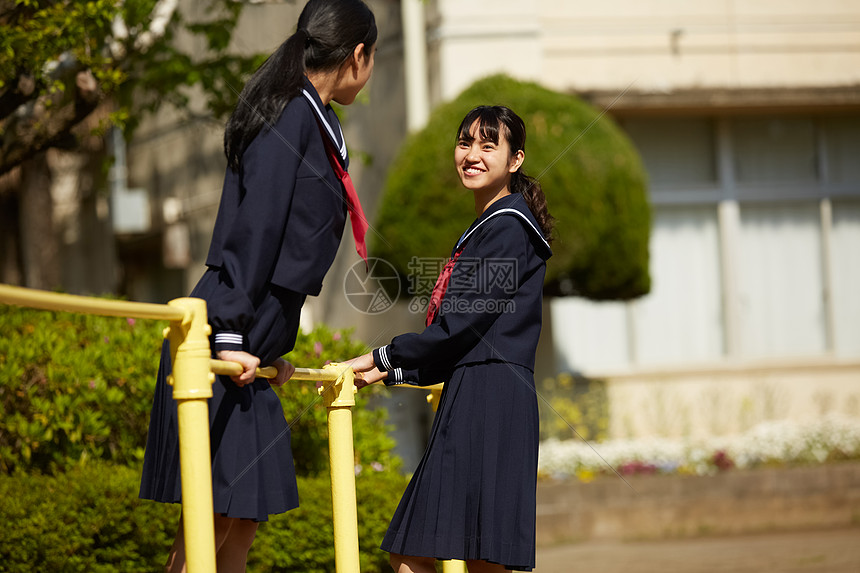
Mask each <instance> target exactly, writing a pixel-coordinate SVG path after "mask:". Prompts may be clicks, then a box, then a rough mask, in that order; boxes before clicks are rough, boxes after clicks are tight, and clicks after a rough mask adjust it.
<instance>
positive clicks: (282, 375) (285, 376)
mask: <svg viewBox="0 0 860 573" xmlns="http://www.w3.org/2000/svg"><path fill="white" fill-rule="evenodd" d="M272 366H274V367H275V368H276V369H277V371H278V375H277V376H275V377H274V378H271V379H270V380H269V384H271V385H272V386H283V385H284V383H285V382H286V381H287V380H289V379H290V378H291V377H292V376H293V373H294V372H295V371H296V367H295V366H293V365H292V364H290V363H289V362H287V361H286V360H284V359H283V358H278V359H277V360H275V362H274V363H272Z"/></svg>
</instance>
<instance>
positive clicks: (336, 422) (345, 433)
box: [320, 364, 359, 573]
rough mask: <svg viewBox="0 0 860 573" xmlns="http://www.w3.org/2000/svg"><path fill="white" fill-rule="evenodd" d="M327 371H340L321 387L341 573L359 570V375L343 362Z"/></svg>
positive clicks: (326, 368)
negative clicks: (355, 418) (355, 422)
mask: <svg viewBox="0 0 860 573" xmlns="http://www.w3.org/2000/svg"><path fill="white" fill-rule="evenodd" d="M324 370H328V371H329V372H331V373H336V374H337V380H336V381H335V382H334V383H329V384H325V385H323V386H322V387H321V388H320V394H321V395H322V397H323V402H324V403H325V407H326V410H327V413H328V451H329V460H330V463H331V500H332V516H333V520H334V560H335V568H336V569H337V573H359V560H358V509H357V505H356V500H355V452H354V450H353V445H352V407H353V406H355V392H356V388H355V375H354V374H353V372H352V368H350V367H349V366H345V365H343V364H329V365H327V366H326V367H325V368H324Z"/></svg>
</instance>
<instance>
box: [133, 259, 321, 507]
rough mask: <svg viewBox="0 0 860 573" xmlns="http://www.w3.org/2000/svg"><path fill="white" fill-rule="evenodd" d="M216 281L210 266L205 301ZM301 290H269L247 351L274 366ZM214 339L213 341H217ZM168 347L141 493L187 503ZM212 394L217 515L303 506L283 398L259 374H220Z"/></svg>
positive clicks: (286, 343) (198, 293)
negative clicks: (240, 382) (236, 377)
mask: <svg viewBox="0 0 860 573" xmlns="http://www.w3.org/2000/svg"><path fill="white" fill-rule="evenodd" d="M217 281H218V274H217V272H215V271H212V270H210V271H207V272H206V274H205V275H204V276H203V278H201V280H200V282H199V283H198V285H197V287H195V289H194V291H193V292H192V293H191V296H193V297H199V298H203V299H207V300H208V298H207V297H208V296H209V295H211V293H212V292H213V291H214V287H215V285H216V284H217ZM304 298H305V297H304V295H301V294H299V293H294V292H291V291H284V290H280V289H279V290H273V291H271V292H269V293H267V295H266V297H265V298H264V300H262V301H261V302H260V304H259V305H258V307H257V316H256V317H255V320H254V324H253V327H252V328H251V331H250V332H249V333H247V338H248V345H249V348H248V351H249V352H250V353H251V354H254V355H256V356H258V357H260V359H261V364H263V365H267V364H271V362H272V361H274V359H275V358H277V357H279V356H283V355H284V354H286V353H287V352H289V351H290V350H292V348H293V346H294V345H295V341H296V335H297V334H298V328H299V316H300V313H301V307H302V304H303V303H304ZM213 342H214V341H213ZM170 371H171V364H170V349H169V346H168V343H167V341H165V343H164V345H163V347H162V352H161V365H160V366H159V369H158V380H157V385H156V389H155V397H154V400H153V404H152V411H151V413H150V421H149V433H148V435H147V443H146V453H145V456H144V462H143V472H142V475H141V484H140V497H141V498H142V499H150V500H153V501H159V502H163V503H179V502H181V501H182V495H181V485H180V469H179V441H178V429H177V414H176V402H175V401H174V400H173V388H172V386H170V385H169V384H168V383H167V376H168V375H169V374H170ZM212 392H213V396H212V398H210V399H209V425H210V428H209V431H210V440H211V455H212V490H213V507H214V511H215V513H218V514H221V515H225V516H227V517H236V518H243V519H252V520H254V521H267V520H268V518H269V515H272V514H277V513H284V512H286V511H289V510H291V509H295V508H296V507H298V505H299V498H298V489H297V485H296V473H295V466H294V463H293V455H292V450H291V448H290V429H289V426H288V424H287V421H286V419H285V418H284V411H283V408H282V407H281V402H280V399H279V398H278V396H277V394H276V393H275V391H274V389H273V388H272V387H271V386H270V385H269V383H268V381H266V380H265V379H262V378H258V379H257V380H255V381H254V382H253V383H252V384H249V385H247V386H245V387H243V388H239V387H238V386H236V385H235V384H234V383H233V381H232V380H231V379H230V377H229V376H218V377H216V380H215V382H214V384H213V385H212Z"/></svg>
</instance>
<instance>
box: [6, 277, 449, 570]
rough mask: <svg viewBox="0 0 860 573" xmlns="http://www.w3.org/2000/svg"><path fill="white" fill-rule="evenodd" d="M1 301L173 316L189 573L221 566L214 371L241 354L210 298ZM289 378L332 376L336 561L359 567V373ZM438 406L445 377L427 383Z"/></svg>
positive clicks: (343, 370) (12, 290) (324, 391)
mask: <svg viewBox="0 0 860 573" xmlns="http://www.w3.org/2000/svg"><path fill="white" fill-rule="evenodd" d="M0 303H5V304H14V305H18V306H26V307H30V308H37V309H42V310H59V311H69V312H80V313H87V314H98V315H102V316H117V317H126V318H141V319H144V318H149V319H155V320H167V321H169V322H170V326H168V327H167V328H165V329H164V336H165V338H168V339H169V340H170V351H171V358H172V364H173V373H172V374H171V376H170V377H169V379H168V382H169V383H170V384H171V385H172V386H173V398H174V400H176V402H177V415H178V425H179V463H180V467H181V469H182V471H181V487H182V511H183V520H182V523H183V533H184V535H185V552H186V569H187V571H188V573H214V572H215V539H214V520H213V507H212V464H211V459H210V454H209V406H208V402H207V400H208V399H209V398H210V397H211V396H212V383H213V382H214V381H215V374H226V375H238V374H241V372H242V367H241V365H239V364H238V363H235V362H225V361H222V360H213V359H212V358H211V351H210V347H209V335H210V334H211V332H212V330H211V327H210V326H209V324H208V320H207V314H206V302H205V301H204V300H202V299H197V298H179V299H175V300H172V301H170V302H169V303H168V304H166V305H164V304H150V303H141V302H128V301H118V300H106V299H100V298H93V297H85V296H77V295H69V294H59V293H51V292H46V291H39V290H33V289H27V288H22V287H14V286H9V285H2V284H0ZM276 374H277V370H276V369H275V368H274V367H271V366H268V367H264V368H258V369H257V376H259V377H262V378H274V377H275V376H276ZM291 380H310V381H319V382H329V384H326V385H324V386H322V387H321V388H320V389H319V392H320V394H321V395H322V397H323V403H324V404H325V406H326V410H327V417H328V431H329V457H330V460H331V487H332V515H333V521H334V550H335V567H336V569H337V571H338V573H359V558H358V511H357V506H356V498H355V467H354V460H355V454H354V451H353V435H352V407H353V406H355V392H356V387H355V375H354V373H353V371H352V368H350V367H349V366H347V365H344V364H329V365H327V366H325V367H324V368H322V369H313V368H296V371H295V373H294V374H293V376H292V378H291ZM426 389H428V390H430V392H431V393H430V394H429V395H428V397H427V399H428V402H430V404H431V405H432V406H433V410H434V411H435V410H436V408H437V406H438V403H439V395H440V393H441V385H437V386H435V387H428V388H426ZM443 571H444V572H445V573H465V571H466V567H465V563H463V562H462V561H445V562H443Z"/></svg>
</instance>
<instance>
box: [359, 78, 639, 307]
mask: <svg viewBox="0 0 860 573" xmlns="http://www.w3.org/2000/svg"><path fill="white" fill-rule="evenodd" d="M481 104H491V105H492V104H503V105H507V106H509V107H510V108H511V109H513V110H514V111H515V112H516V113H517V114H519V115H520V116H521V117H522V118H523V119H524V121H525V122H526V129H527V133H528V137H527V141H526V161H525V165H524V169H525V171H526V173H528V174H530V175H532V176H533V177H538V178H539V180H540V183H541V185H542V186H543V189H544V191H545V193H546V196H547V201H548V203H549V208H550V212H551V213H552V214H553V216H555V217H556V219H557V226H556V233H555V236H556V238H557V239H556V241H555V243H554V244H553V252H554V256H553V258H552V259H550V261H549V265H548V268H547V279H546V285H545V287H546V292H547V293H548V294H563V295H564V294H575V295H579V296H583V297H587V298H591V299H596V300H611V299H631V298H635V297H638V296H641V295H643V294H646V293H647V292H648V291H649V289H650V276H649V273H648V237H649V233H650V208H649V205H648V200H647V194H646V176H645V172H644V169H643V167H642V163H641V161H640V158H639V155H638V153H637V152H636V150H635V148H634V147H633V145H632V144H631V142H630V141H629V139H628V138H627V137H626V136H625V135H624V133H623V132H622V131H621V130H620V129H619V128H618V127H617V126H616V125H615V123H614V122H613V121H612V120H611V119H609V118H608V117H607V116H605V115H601V114H600V112H599V111H598V110H596V109H594V108H593V107H591V106H590V105H588V104H587V103H585V102H583V101H582V100H580V99H578V98H576V97H574V96H570V95H565V94H561V93H557V92H553V91H550V90H547V89H545V88H543V87H540V86H539V85H537V84H534V83H529V82H520V81H516V80H513V79H511V78H508V77H506V76H502V75H497V76H492V77H489V78H485V79H482V80H480V81H478V82H476V83H474V84H473V85H472V86H471V87H469V88H468V89H467V90H465V91H464V92H463V93H462V94H461V95H460V96H458V97H457V98H456V99H455V100H453V101H451V102H448V103H445V104H443V105H440V106H439V107H437V108H436V109H435V110H434V111H433V113H432V115H431V117H430V120H429V122H428V124H427V126H426V127H425V128H424V129H422V130H420V131H419V132H417V133H414V134H412V135H411V136H410V137H409V138H408V139H407V141H406V142H405V144H404V145H403V147H402V148H401V150H400V153H399V154H398V156H397V158H396V159H395V161H394V163H393V165H392V167H391V169H390V171H389V175H388V180H387V182H386V186H385V189H384V191H383V196H382V199H381V202H380V207H379V211H378V214H377V218H376V223H375V227H376V228H377V230H378V231H379V232H380V233H379V234H377V235H376V236H375V237H374V238H373V240H372V242H371V252H372V253H373V255H374V256H377V257H381V258H384V259H386V260H388V261H390V262H391V263H392V264H393V265H394V266H395V267H396V269H397V270H398V272H399V273H400V274H401V275H402V277H404V280H405V278H406V277H408V276H409V275H410V273H412V272H413V270H412V269H410V265H409V262H410V260H411V259H412V257H413V256H417V257H433V258H443V257H447V256H448V255H449V254H450V251H451V248H452V247H453V243H454V242H455V241H456V239H457V237H459V236H460V234H461V233H462V232H463V230H464V229H465V228H466V227H467V226H468V225H469V223H470V222H471V221H472V220H473V219H474V217H475V212H474V201H473V198H472V194H471V193H468V192H467V191H466V190H464V189H463V187H462V185H461V184H460V181H459V178H458V176H457V173H456V170H455V168H454V162H453V149H454V144H455V138H456V133H455V131H456V129H457V126H458V125H459V124H460V121H462V119H463V117H464V116H465V115H466V113H467V112H468V111H469V110H470V109H472V108H473V107H475V106H477V105H481ZM380 237H381V238H380ZM431 267H432V265H430V266H428V268H431ZM435 270H436V271H438V269H435ZM435 279H436V277H435V276H428V277H424V276H422V277H421V280H422V281H424V282H427V281H429V283H430V284H431V285H432V284H433V282H434V281H435Z"/></svg>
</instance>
